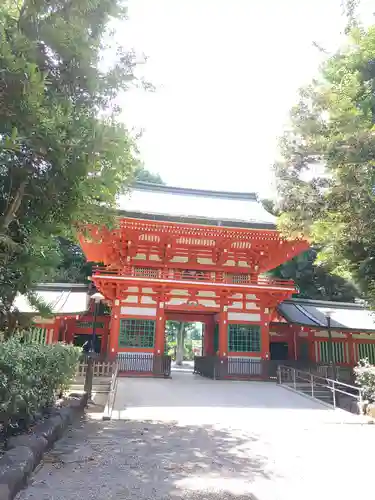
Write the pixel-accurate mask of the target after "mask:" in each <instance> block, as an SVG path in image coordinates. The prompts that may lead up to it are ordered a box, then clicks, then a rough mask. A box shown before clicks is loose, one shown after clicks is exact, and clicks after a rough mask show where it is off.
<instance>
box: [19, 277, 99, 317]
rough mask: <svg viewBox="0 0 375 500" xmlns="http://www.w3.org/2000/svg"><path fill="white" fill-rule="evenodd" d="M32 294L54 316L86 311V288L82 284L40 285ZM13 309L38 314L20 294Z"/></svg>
mask: <svg viewBox="0 0 375 500" xmlns="http://www.w3.org/2000/svg"><path fill="white" fill-rule="evenodd" d="M34 292H35V294H36V296H37V297H39V298H40V299H41V300H43V302H45V303H46V304H47V305H48V306H49V307H50V308H51V310H52V313H53V314H56V315H63V314H81V313H83V312H85V311H87V309H88V297H89V296H88V287H87V285H84V284H71V283H42V284H40V285H38V286H37V287H36V288H35V290H34ZM13 307H14V308H16V309H18V311H20V312H21V313H24V314H33V313H37V312H38V311H37V310H36V309H35V308H34V307H33V306H32V305H31V304H30V302H29V301H28V299H27V297H26V296H25V295H21V294H18V295H17V296H16V298H15V301H14V304H13Z"/></svg>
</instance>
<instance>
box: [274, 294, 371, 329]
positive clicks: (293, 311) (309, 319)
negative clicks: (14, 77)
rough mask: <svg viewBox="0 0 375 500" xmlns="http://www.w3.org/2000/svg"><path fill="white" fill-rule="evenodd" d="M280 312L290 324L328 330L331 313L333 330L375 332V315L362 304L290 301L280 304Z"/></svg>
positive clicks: (305, 300)
mask: <svg viewBox="0 0 375 500" xmlns="http://www.w3.org/2000/svg"><path fill="white" fill-rule="evenodd" d="M278 311H279V313H280V314H281V315H282V316H283V317H284V318H285V319H286V320H287V321H288V322H289V323H294V324H298V325H303V326H309V327H313V328H327V317H326V314H327V312H328V311H330V312H331V314H330V315H331V328H332V329H335V330H351V331H361V332H365V331H367V332H370V331H371V332H375V313H374V312H373V311H370V310H369V309H366V308H365V307H363V306H362V305H360V304H352V303H348V302H330V301H323V300H308V299H288V300H285V301H284V302H282V303H281V304H279V306H278Z"/></svg>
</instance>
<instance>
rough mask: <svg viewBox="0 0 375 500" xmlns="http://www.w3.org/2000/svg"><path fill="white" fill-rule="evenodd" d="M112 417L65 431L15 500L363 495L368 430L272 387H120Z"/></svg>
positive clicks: (372, 429) (343, 499)
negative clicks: (110, 420)
mask: <svg viewBox="0 0 375 500" xmlns="http://www.w3.org/2000/svg"><path fill="white" fill-rule="evenodd" d="M114 417H115V420H113V421H112V422H97V421H96V422H95V421H89V422H87V423H82V424H81V425H80V426H78V427H77V428H75V429H72V430H71V432H70V433H69V434H68V435H67V436H66V437H65V438H64V439H62V440H61V441H60V442H59V443H58V444H57V446H56V448H55V450H53V452H51V453H50V454H49V455H48V456H47V459H46V463H45V465H44V466H43V467H42V468H41V470H40V471H39V472H38V473H37V474H36V476H35V478H34V480H33V482H32V484H31V485H30V486H29V488H28V489H27V490H26V491H24V492H23V493H22V494H21V496H20V497H19V499H20V500H21V499H22V500H26V499H28V500H31V499H37V500H47V499H50V500H62V499H64V500H75V499H80V500H88V499H95V500H99V499H100V500H107V499H118V500H120V499H122V500H127V499H138V500H146V499H147V500H169V499H180V498H185V499H202V500H203V499H204V500H214V499H221V500H240V499H247V500H251V499H253V500H271V499H272V500H297V499H298V500H302V499H303V500H313V499H314V500H316V499H318V498H319V500H326V499H327V500H328V499H329V500H330V499H331V498H336V497H337V498H340V500H349V499H350V500H352V499H353V498H361V497H363V498H367V497H368V480H369V478H371V477H372V468H373V451H372V450H373V449H374V444H375V426H371V425H367V424H365V425H362V424H361V423H360V421H359V418H358V417H355V416H353V415H350V414H347V413H345V412H341V411H333V410H330V409H328V408H326V407H324V406H322V405H320V404H318V403H315V402H312V401H310V400H308V399H306V398H304V397H302V396H299V395H297V394H294V393H292V392H290V391H287V390H286V389H283V388H280V387H277V386H275V385H273V384H271V383H261V382H260V383H256V382H253V383H249V382H232V381H227V382H226V381H222V382H220V381H211V380H206V379H203V378H200V377H198V376H194V375H192V374H190V373H174V377H173V379H172V380H150V379H120V382H119V386H118V396H117V401H116V407H115V414H114ZM123 419H126V420H123Z"/></svg>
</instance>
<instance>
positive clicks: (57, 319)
mask: <svg viewBox="0 0 375 500" xmlns="http://www.w3.org/2000/svg"><path fill="white" fill-rule="evenodd" d="M60 325H61V318H60V317H59V316H56V317H55V321H54V323H53V326H52V328H53V335H52V342H51V343H52V344H56V342H58V341H59V331H60Z"/></svg>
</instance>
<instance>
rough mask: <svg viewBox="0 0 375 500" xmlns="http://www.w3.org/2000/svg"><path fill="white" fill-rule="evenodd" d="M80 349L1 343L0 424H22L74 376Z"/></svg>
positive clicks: (18, 341)
mask: <svg viewBox="0 0 375 500" xmlns="http://www.w3.org/2000/svg"><path fill="white" fill-rule="evenodd" d="M80 355H81V349H80V348H77V347H74V346H71V345H65V344H53V345H40V344H35V343H31V344H29V343H28V344H23V343H21V342H20V340H19V339H16V338H15V339H10V340H8V341H7V342H4V343H2V344H0V425H2V427H3V429H4V428H8V427H9V426H11V427H13V426H14V427H17V426H22V427H23V426H25V425H27V424H28V422H29V421H30V419H31V417H32V416H33V415H35V414H36V413H39V412H41V411H42V410H43V409H45V408H48V407H50V406H51V405H52V404H53V403H54V401H55V399H56V396H57V394H58V393H59V392H61V391H63V390H64V389H66V388H68V386H69V385H70V383H71V381H72V380H73V379H74V376H75V373H76V369H77V364H78V361H79V358H80Z"/></svg>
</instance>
